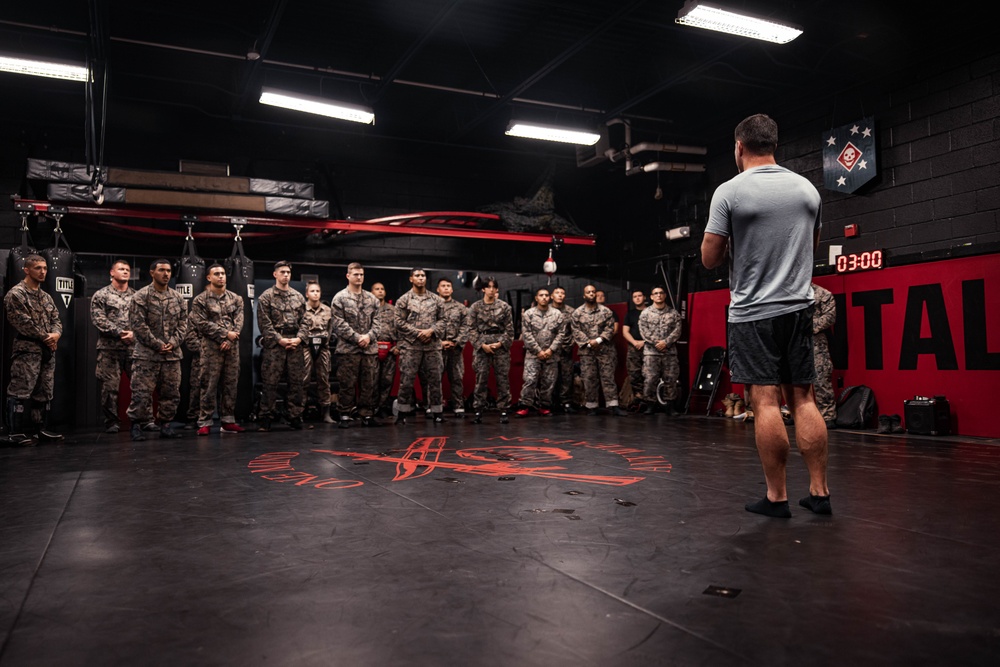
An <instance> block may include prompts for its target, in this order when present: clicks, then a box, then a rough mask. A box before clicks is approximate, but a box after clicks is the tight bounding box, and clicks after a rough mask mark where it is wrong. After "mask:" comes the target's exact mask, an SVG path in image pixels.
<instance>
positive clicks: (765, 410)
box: [746, 385, 792, 518]
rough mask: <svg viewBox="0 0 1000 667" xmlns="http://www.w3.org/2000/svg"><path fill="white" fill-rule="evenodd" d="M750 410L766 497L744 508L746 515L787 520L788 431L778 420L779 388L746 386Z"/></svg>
mask: <svg viewBox="0 0 1000 667" xmlns="http://www.w3.org/2000/svg"><path fill="white" fill-rule="evenodd" d="M746 389H747V397H748V399H749V401H750V406H751V408H752V409H753V417H754V437H755V440H756V443H757V455H758V456H759V457H760V463H761V466H763V468H764V479H765V481H766V482H767V497H766V498H764V499H763V500H760V501H758V502H756V503H751V504H748V505H747V506H746V509H747V511H750V512H754V513H756V514H764V515H767V516H773V517H779V518H789V517H791V516H792V514H791V512H790V511H789V510H788V492H787V490H786V488H785V468H786V466H787V463H788V450H789V444H788V431H787V430H786V429H785V422H784V421H783V420H782V419H781V388H780V387H778V386H777V385H753V386H749V385H748V386H747V388H746Z"/></svg>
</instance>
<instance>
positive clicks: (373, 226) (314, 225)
mask: <svg viewBox="0 0 1000 667" xmlns="http://www.w3.org/2000/svg"><path fill="white" fill-rule="evenodd" d="M27 206H31V207H32V210H33V211H34V212H36V213H50V210H51V208H52V207H53V206H55V207H59V208H63V209H65V210H66V212H67V214H68V215H83V216H108V217H112V216H114V217H123V218H144V219H147V220H164V221H175V222H185V221H186V220H187V219H188V217H189V216H191V215H193V214H190V213H181V212H178V211H159V210H154V209H137V208H111V207H106V206H73V205H63V204H53V203H52V202H48V201H41V200H30V199H21V200H17V202H15V208H18V209H19V210H20V211H21V212H23V210H24V208H25V207H27ZM477 220H480V221H489V222H495V223H499V222H500V216H498V215H494V214H492V213H470V212H460V211H438V212H429V213H411V214H407V215H398V216H390V217H386V218H375V219H372V220H364V221H359V220H307V219H300V218H268V217H255V216H249V215H232V214H228V215H218V214H209V215H200V214H199V215H197V216H196V221H197V222H198V223H222V224H227V225H230V224H234V223H235V224H239V222H240V221H245V223H246V225H247V226H251V225H260V226H263V227H282V228H285V229H288V228H293V229H301V230H303V231H318V230H330V231H337V232H376V233H383V234H410V235H415V236H443V237H448V238H466V239H484V240H488V241H519V242H525V243H552V240H553V238H558V239H561V241H562V244H563V245H582V246H593V245H596V244H597V239H596V238H595V237H593V236H575V235H562V234H551V233H544V232H508V231H504V230H494V229H470V228H468V227H467V226H466V225H469V224H470V223H472V222H474V221H477ZM432 224H447V225H456V224H457V225H462V226H461V227H457V228H442V227H431V226H424V225H432ZM181 233H183V232H181Z"/></svg>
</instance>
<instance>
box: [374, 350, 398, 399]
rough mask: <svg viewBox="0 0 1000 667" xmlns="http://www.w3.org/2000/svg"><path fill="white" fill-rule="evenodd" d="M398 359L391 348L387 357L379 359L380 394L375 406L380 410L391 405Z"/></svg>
mask: <svg viewBox="0 0 1000 667" xmlns="http://www.w3.org/2000/svg"><path fill="white" fill-rule="evenodd" d="M396 359H397V357H396V355H394V354H393V353H392V351H391V350H390V351H389V354H387V355H386V356H385V359H379V360H378V396H377V397H376V399H375V407H376V408H377V409H379V410H381V409H382V408H385V407H388V405H389V396H390V395H391V394H392V383H393V381H394V380H395V379H396Z"/></svg>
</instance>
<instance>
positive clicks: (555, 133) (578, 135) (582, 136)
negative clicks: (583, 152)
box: [505, 121, 601, 146]
mask: <svg viewBox="0 0 1000 667" xmlns="http://www.w3.org/2000/svg"><path fill="white" fill-rule="evenodd" d="M505 134H506V135H507V136H509V137H524V138H526V139H541V140H543V141H560V142H562V143H564V144H577V145H580V146H593V145H594V144H596V143H597V141H598V140H599V139H600V138H601V135H599V134H597V133H596V132H582V131H580V130H570V129H567V128H565V127H556V126H554V125H538V124H537V123H523V122H521V121H511V122H510V125H508V126H507V132H506V133H505Z"/></svg>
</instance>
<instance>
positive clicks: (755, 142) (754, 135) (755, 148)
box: [734, 113, 778, 155]
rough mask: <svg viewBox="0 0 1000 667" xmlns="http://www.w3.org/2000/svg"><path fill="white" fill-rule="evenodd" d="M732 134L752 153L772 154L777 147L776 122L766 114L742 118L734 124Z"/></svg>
mask: <svg viewBox="0 0 1000 667" xmlns="http://www.w3.org/2000/svg"><path fill="white" fill-rule="evenodd" d="M734 135H735V136H736V140H737V141H739V142H742V143H743V147H744V148H745V149H746V150H747V151H749V152H750V153H752V154H753V155H774V151H775V150H777V148H778V124H777V123H775V122H774V120H773V119H772V118H771V117H770V116H768V115H766V114H762V113H758V114H754V115H753V116H750V117H749V118H744V119H743V120H742V121H740V124H739V125H737V126H736V131H735V132H734Z"/></svg>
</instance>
